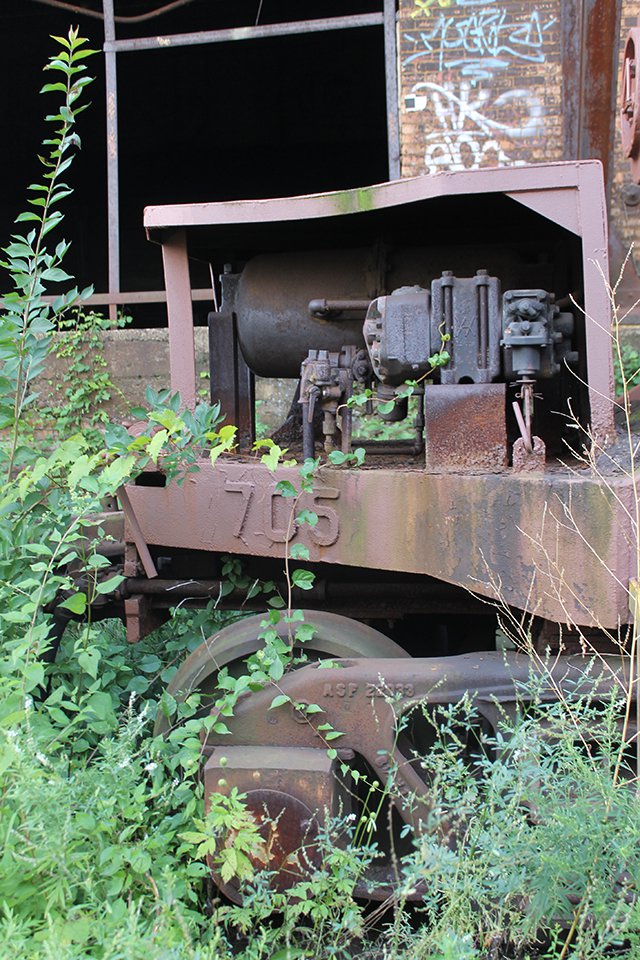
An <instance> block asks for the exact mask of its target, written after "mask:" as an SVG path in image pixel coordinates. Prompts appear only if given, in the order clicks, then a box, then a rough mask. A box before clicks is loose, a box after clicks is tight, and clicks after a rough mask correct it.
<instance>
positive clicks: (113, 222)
mask: <svg viewBox="0 0 640 960" xmlns="http://www.w3.org/2000/svg"><path fill="white" fill-rule="evenodd" d="M102 4H103V16H104V44H103V50H104V55H105V84H106V109H107V224H108V226H107V229H108V258H109V266H108V284H109V292H108V294H97V295H94V296H92V297H90V298H89V299H88V300H87V303H88V304H89V305H92V304H95V305H104V304H108V305H109V316H110V317H111V319H115V316H116V307H117V306H118V305H122V304H126V303H156V302H161V301H160V300H159V298H158V296H157V293H156V292H153V291H152V292H150V293H149V294H148V299H145V296H146V294H145V291H133V292H129V293H127V294H125V293H123V292H122V291H121V290H120V282H121V277H120V211H119V192H120V191H119V171H118V90H117V87H118V81H117V54H118V53H123V52H133V51H138V50H161V49H166V48H167V47H179V46H194V45H196V44H210V43H229V42H234V41H238V40H260V39H266V38H270V37H280V36H295V35H296V34H300V33H319V32H327V31H330V30H349V29H357V28H361V27H380V26H381V27H383V35H384V55H385V89H386V113H387V143H388V166H389V179H391V180H394V179H397V178H398V177H399V176H400V130H399V105H398V76H397V27H396V0H383V4H384V8H383V11H382V12H380V13H367V14H354V15H349V16H343V17H325V18H318V19H315V20H295V21H290V22H286V23H274V24H266V25H263V26H250V27H233V28H231V29H226V30H201V31H196V32H194V33H183V34H172V35H166V36H152V37H135V38H132V39H129V40H118V39H116V20H115V12H114V0H102ZM205 292H206V291H198V293H199V294H204V293H205ZM195 299H202V300H206V299H211V300H213V296H212V295H211V293H209V296H204V295H200V296H198V297H197V298H195Z"/></svg>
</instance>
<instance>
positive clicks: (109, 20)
mask: <svg viewBox="0 0 640 960" xmlns="http://www.w3.org/2000/svg"><path fill="white" fill-rule="evenodd" d="M102 10H103V13H104V47H103V49H104V52H105V84H106V93H107V226H108V231H109V239H108V249H109V293H110V294H115V293H118V292H119V290H120V201H119V184H118V79H117V67H116V54H115V50H114V49H113V47H112V46H111V45H112V44H113V43H114V42H115V38H116V25H115V18H114V10H113V0H102ZM116 316H117V309H116V304H115V303H110V304H109V319H110V320H115V319H116Z"/></svg>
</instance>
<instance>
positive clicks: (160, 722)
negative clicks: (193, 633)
mask: <svg viewBox="0 0 640 960" xmlns="http://www.w3.org/2000/svg"><path fill="white" fill-rule="evenodd" d="M303 613H304V622H305V623H307V624H311V625H312V626H313V627H314V628H315V635H314V636H313V638H312V639H311V640H310V641H309V642H308V643H305V644H304V648H302V647H300V648H299V649H300V651H301V652H302V649H304V652H305V653H307V654H309V655H310V656H311V657H316V658H317V657H347V658H354V657H405V658H409V654H408V653H407V652H406V650H403V648H402V647H400V646H399V645H398V644H397V643H394V641H393V640H390V639H389V638H388V637H386V636H385V635H384V634H383V633H379V632H378V630H374V629H373V627H368V626H366V625H365V624H363V623H359V622H358V621H357V620H351V619H350V618H349V617H342V616H339V615H338V614H336V613H325V612H323V611H320V610H305V611H303ZM263 620H264V615H262V614H258V615H257V616H255V617H247V618H246V620H239V621H238V622H237V623H232V624H230V625H229V626H228V627H223V628H222V630H220V631H219V632H218V633H216V634H214V635H213V636H212V637H209V639H208V640H205V642H204V643H201V644H200V646H199V647H196V649H195V650H194V651H193V653H192V654H190V656H188V657H187V659H186V660H185V661H184V663H183V664H182V666H181V667H180V669H179V670H178V672H177V673H176V674H175V675H174V676H173V677H172V679H171V681H170V683H169V685H168V687H167V692H168V693H170V694H171V696H172V697H173V698H174V699H175V700H176V701H177V702H178V703H181V702H182V701H183V700H186V698H187V697H188V696H189V694H191V693H194V692H195V691H199V692H200V693H202V694H204V695H205V696H206V694H210V695H211V696H212V698H213V695H214V692H215V689H216V679H217V675H218V672H219V671H220V669H221V668H222V667H225V666H226V667H229V668H231V669H233V665H235V666H236V672H239V671H240V669H241V667H242V663H243V661H244V660H246V658H247V657H249V656H251V654H252V653H255V652H256V651H257V650H259V649H260V646H261V644H260V641H259V640H258V634H259V633H260V624H261V622H262V621H263ZM294 626H295V625H294ZM276 630H277V631H278V633H279V634H280V636H282V637H283V638H284V637H287V636H288V630H289V624H287V623H283V622H281V623H280V624H278V625H277V627H276ZM207 712H208V707H204V708H203V710H202V713H203V714H205V713H207ZM170 729H171V724H170V722H169V720H168V719H167V717H165V715H164V714H163V713H158V716H157V717H156V723H155V727H154V733H155V735H156V736H163V735H165V734H167V733H168V732H169V730H170Z"/></svg>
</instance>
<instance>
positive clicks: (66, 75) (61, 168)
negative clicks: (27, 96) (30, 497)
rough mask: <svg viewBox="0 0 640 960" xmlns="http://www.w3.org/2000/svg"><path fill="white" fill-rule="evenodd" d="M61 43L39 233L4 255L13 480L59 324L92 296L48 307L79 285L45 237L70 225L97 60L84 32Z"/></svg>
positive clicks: (2, 317) (1, 423)
mask: <svg viewBox="0 0 640 960" xmlns="http://www.w3.org/2000/svg"><path fill="white" fill-rule="evenodd" d="M58 43H59V44H60V46H61V49H60V50H59V51H58V53H57V54H56V55H55V56H53V57H51V59H50V60H49V63H48V65H47V67H46V69H47V70H50V71H52V72H53V73H55V74H58V75H59V76H60V79H59V80H56V81H55V82H53V83H48V84H45V86H44V87H43V88H42V92H43V93H55V94H56V95H61V98H60V99H61V100H62V103H61V105H60V106H59V107H58V109H57V112H54V113H51V114H49V115H48V116H47V118H46V119H47V122H49V123H51V124H53V125H54V131H53V133H52V135H51V136H50V137H48V138H47V139H46V140H45V141H44V146H45V147H47V151H46V153H45V155H43V156H41V157H40V161H41V163H42V165H43V167H44V169H45V172H44V173H43V177H42V182H40V183H32V184H30V186H29V187H28V190H29V192H30V194H32V196H30V197H29V205H30V207H31V209H29V210H27V211H25V212H24V213H21V214H20V215H19V216H18V218H17V220H16V222H17V223H23V222H28V223H33V224H34V226H33V229H31V230H30V231H29V233H28V234H26V235H22V234H13V235H12V237H11V243H10V244H9V245H8V246H7V247H5V248H4V251H3V252H4V254H5V257H6V259H5V260H3V261H0V265H1V266H2V267H4V268H5V270H6V271H7V272H8V274H9V276H10V278H11V284H12V289H11V291H10V292H9V293H7V294H5V295H4V296H3V297H2V300H1V307H2V311H1V312H0V361H1V362H2V372H1V375H0V429H2V430H4V431H6V432H7V433H8V435H9V444H8V450H7V451H6V452H5V457H4V459H5V461H6V462H5V475H6V476H7V478H9V477H10V476H11V474H12V472H13V470H14V467H15V464H16V458H17V457H18V458H19V459H21V454H22V455H24V451H21V450H19V444H18V441H19V429H20V422H21V418H22V415H23V412H24V410H25V408H26V407H27V406H28V405H29V404H30V403H32V402H33V400H34V399H35V394H34V393H33V390H32V383H33V380H34V379H35V377H37V376H38V375H40V374H41V373H42V371H43V367H44V361H45V358H46V356H47V353H48V350H49V346H50V341H51V333H52V331H53V329H54V325H55V321H56V319H57V318H59V317H61V316H62V315H63V314H64V313H65V311H66V310H68V309H69V307H71V306H73V305H74V304H76V303H77V302H78V301H81V300H82V299H85V298H86V297H87V296H88V295H89V294H90V293H91V289H90V288H89V289H87V290H84V291H82V293H79V292H78V290H77V289H75V288H74V289H72V290H71V291H70V292H68V293H63V294H60V295H59V296H58V297H57V298H56V299H55V301H54V302H53V304H51V305H50V304H49V303H47V302H45V300H44V295H45V291H46V289H47V285H48V284H51V283H52V284H58V283H61V282H66V281H68V280H70V279H71V277H69V275H68V274H67V273H65V271H64V270H63V269H62V267H61V263H62V261H63V259H64V257H65V254H66V253H67V251H68V249H69V244H68V243H67V242H66V241H64V240H61V241H60V242H59V243H58V244H57V245H56V246H55V248H54V249H53V251H52V250H50V249H47V245H46V243H45V237H47V235H48V234H49V233H50V232H51V231H52V230H54V229H55V228H56V227H58V226H59V224H60V222H61V221H62V219H63V214H62V212H61V211H60V210H59V209H58V205H59V204H60V201H61V200H63V199H64V198H65V197H67V196H68V195H69V194H70V193H71V188H70V187H69V186H68V185H67V184H66V183H65V182H63V181H62V179H61V178H62V175H63V174H64V172H65V171H66V170H67V169H68V168H69V167H70V165H71V163H72V162H73V157H74V152H75V151H76V150H77V149H78V148H79V146H80V139H79V137H78V134H77V133H76V131H75V123H76V118H77V116H78V114H79V113H81V112H82V110H84V109H85V106H84V105H80V104H79V101H80V99H81V97H82V94H83V91H84V88H85V87H86V86H87V84H89V83H91V78H89V77H86V76H84V75H83V74H84V71H85V66H84V64H83V63H82V61H83V60H84V59H85V58H86V57H88V56H90V55H91V54H92V53H93V52H94V51H92V50H87V49H83V47H84V44H85V43H86V41H85V40H83V39H82V38H81V37H78V32H77V30H76V31H74V30H71V31H70V32H69V37H68V39H65V38H58Z"/></svg>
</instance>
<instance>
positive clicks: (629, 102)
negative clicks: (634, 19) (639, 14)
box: [620, 26, 640, 183]
mask: <svg viewBox="0 0 640 960" xmlns="http://www.w3.org/2000/svg"><path fill="white" fill-rule="evenodd" d="M638 51H640V26H637V27H632V28H631V30H630V31H629V36H628V37H627V42H626V44H625V48H624V58H623V61H622V79H621V84H620V89H621V99H620V133H621V134H622V150H623V153H624V155H625V157H628V158H629V162H630V165H631V175H632V177H633V179H634V181H635V182H636V183H640V97H639V96H638V78H637V55H638Z"/></svg>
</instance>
